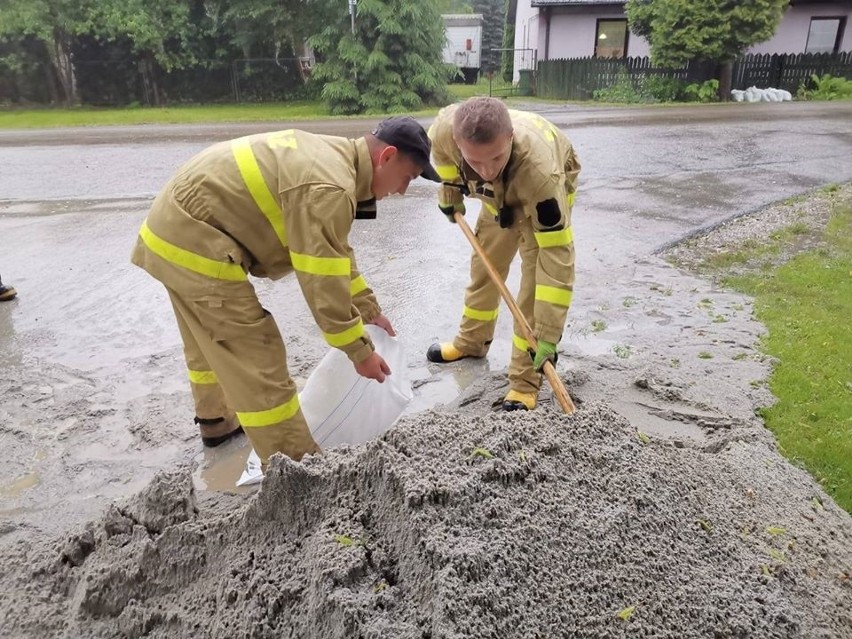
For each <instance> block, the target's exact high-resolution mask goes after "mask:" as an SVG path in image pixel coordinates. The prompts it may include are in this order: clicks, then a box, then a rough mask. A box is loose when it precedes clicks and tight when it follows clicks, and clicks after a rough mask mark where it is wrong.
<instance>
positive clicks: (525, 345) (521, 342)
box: [512, 333, 530, 353]
mask: <svg viewBox="0 0 852 639" xmlns="http://www.w3.org/2000/svg"><path fill="white" fill-rule="evenodd" d="M512 345H513V346H514V347H515V348H517V349H518V350H519V351H523V352H525V353H526V352H527V351H528V350H530V343H529V342H528V341H527V340H525V339H524V338H523V337H519V336H517V335H515V334H514V333H513V334H512Z"/></svg>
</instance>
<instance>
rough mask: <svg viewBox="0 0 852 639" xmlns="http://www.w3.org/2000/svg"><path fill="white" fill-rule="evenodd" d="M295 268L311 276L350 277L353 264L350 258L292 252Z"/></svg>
mask: <svg viewBox="0 0 852 639" xmlns="http://www.w3.org/2000/svg"><path fill="white" fill-rule="evenodd" d="M290 261H291V262H292V263H293V268H294V269H296V270H297V271H301V272H302V273H309V274H310V275H330V276H337V275H349V274H350V273H351V267H352V263H351V262H350V261H349V258H348V257H316V256H314V255H303V254H302V253H295V252H293V251H290Z"/></svg>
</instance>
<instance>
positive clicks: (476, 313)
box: [463, 306, 499, 322]
mask: <svg viewBox="0 0 852 639" xmlns="http://www.w3.org/2000/svg"><path fill="white" fill-rule="evenodd" d="M498 310H499V309H496V308H495V309H494V310H493V311H480V310H479V309H476V308H471V307H470V306H465V307H464V311H463V315H464V316H465V317H469V318H470V319H474V320H479V321H480V322H490V321H492V320H496V319H497V311H498Z"/></svg>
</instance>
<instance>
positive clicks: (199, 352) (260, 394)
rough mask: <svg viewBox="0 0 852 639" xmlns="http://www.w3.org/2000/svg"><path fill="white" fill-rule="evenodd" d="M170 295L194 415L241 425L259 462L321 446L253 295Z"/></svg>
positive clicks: (276, 335)
mask: <svg viewBox="0 0 852 639" xmlns="http://www.w3.org/2000/svg"><path fill="white" fill-rule="evenodd" d="M167 290H168V292H169V297H170V298H171V301H172V306H173V307H174V310H175V316H176V317H177V322H178V327H179V328H180V334H181V337H182V339H183V345H184V355H185V358H186V364H187V367H188V369H189V378H190V384H191V386H192V395H193V398H194V399H195V412H196V416H197V417H199V418H201V419H216V418H218V417H225V418H229V417H231V416H232V415H234V413H236V416H237V418H238V419H239V422H240V424H241V425H242V426H243V429H244V430H245V433H246V435H247V436H248V438H249V441H251V444H252V446H253V447H254V450H255V452H257V454H258V456H259V457H260V460H261V462H262V463H263V464H264V466H265V465H266V464H268V463H269V457H270V455H272V454H274V453H276V452H282V453H284V454H285V455H287V456H288V457H291V458H292V459H294V460H296V461H299V460H300V459H301V458H302V456H303V455H305V454H307V453H318V452H321V451H320V448H319V446H317V444H316V442H315V441H314V439H313V437H312V436H311V433H310V430H309V429H308V425H307V423H306V422H305V417H304V415H302V410H301V408H300V407H299V397H298V395H297V394H296V385H295V383H294V382H293V380H292V378H291V377H290V373H289V372H288V370H287V353H286V351H285V349H284V341H283V340H282V338H281V333H280V332H279V331H278V326H277V325H276V323H275V320H274V318H273V317H272V315H271V314H270V313H269V311H267V310H266V309H264V308H263V307H262V306H261V305H260V301H259V300H258V299H257V297H256V296H255V295H254V293H253V291H252V292H251V295H247V296H245V297H236V298H234V297H228V298H213V297H207V298H205V299H202V300H188V299H185V298H184V297H182V296H181V295H180V294H178V293H177V292H176V291H174V290H172V289H168V288H167Z"/></svg>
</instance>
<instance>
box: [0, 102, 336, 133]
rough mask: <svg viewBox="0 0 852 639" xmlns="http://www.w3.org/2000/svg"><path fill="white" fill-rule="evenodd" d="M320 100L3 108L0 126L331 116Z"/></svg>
mask: <svg viewBox="0 0 852 639" xmlns="http://www.w3.org/2000/svg"><path fill="white" fill-rule="evenodd" d="M329 117H332V116H330V115H329V113H328V111H327V110H326V108H325V107H324V106H323V105H322V104H321V103H320V102H318V101H316V102H314V101H303V102H287V103H279V104H221V105H206V106H170V107H163V108H156V107H128V108H121V109H112V108H109V109H106V108H105V109H98V108H91V107H79V108H73V109H11V110H4V111H0V128H3V129H25V128H34V127H63V126H97V125H111V124H112V125H114V124H124V125H126V124H168V123H202V122H256V121H264V120H300V119H315V118H329Z"/></svg>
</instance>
